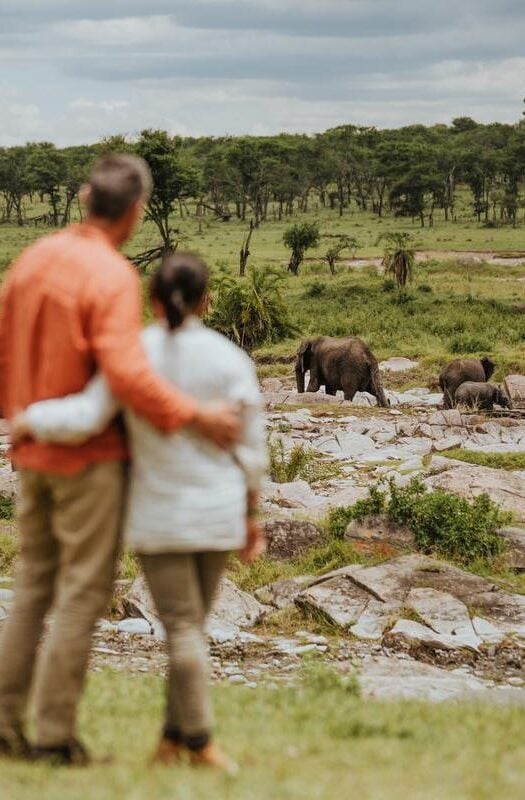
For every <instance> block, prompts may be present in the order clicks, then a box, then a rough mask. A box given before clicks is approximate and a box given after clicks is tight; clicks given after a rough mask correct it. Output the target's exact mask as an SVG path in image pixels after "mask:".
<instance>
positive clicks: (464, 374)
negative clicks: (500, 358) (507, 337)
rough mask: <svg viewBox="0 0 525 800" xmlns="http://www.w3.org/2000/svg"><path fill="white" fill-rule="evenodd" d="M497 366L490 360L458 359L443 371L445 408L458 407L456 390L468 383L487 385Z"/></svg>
mask: <svg viewBox="0 0 525 800" xmlns="http://www.w3.org/2000/svg"><path fill="white" fill-rule="evenodd" d="M495 369H496V365H495V363H494V361H492V360H491V359H490V358H487V357H485V358H481V359H478V358H456V359H455V360H454V361H451V362H450V363H449V364H447V365H446V366H445V367H443V369H442V370H441V374H440V376H439V385H440V387H441V391H442V392H443V403H444V406H445V408H454V406H455V405H456V390H457V388H458V386H461V384H462V383H465V382H466V381H474V382H475V383H486V381H488V380H490V378H491V376H492V374H493V373H494V370H495Z"/></svg>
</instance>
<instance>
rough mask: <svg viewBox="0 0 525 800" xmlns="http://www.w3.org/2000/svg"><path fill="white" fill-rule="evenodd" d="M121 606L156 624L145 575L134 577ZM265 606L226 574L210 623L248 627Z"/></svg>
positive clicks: (128, 614) (259, 616)
mask: <svg viewBox="0 0 525 800" xmlns="http://www.w3.org/2000/svg"><path fill="white" fill-rule="evenodd" d="M123 606H124V610H125V613H126V614H127V616H128V617H135V618H143V619H145V620H146V621H147V622H148V623H149V624H150V625H151V626H152V627H153V629H155V630H156V629H158V628H159V625H160V623H159V620H158V617H157V612H156V609H155V605H154V603H153V599H152V597H151V594H150V592H149V589H148V586H147V584H146V580H145V578H143V577H142V576H141V577H139V578H136V580H134V581H133V584H132V586H131V588H130V590H129V592H128V593H127V594H126V596H125V597H124V598H123ZM266 610H267V609H266V608H265V607H264V606H263V605H262V604H261V603H259V602H258V601H257V600H256V599H255V597H252V595H251V594H248V593H247V592H243V591H241V589H238V588H237V586H235V584H234V583H232V581H230V580H229V579H228V578H223V579H222V581H221V584H220V588H219V592H218V596H217V599H216V601H215V603H214V606H213V611H212V614H211V623H210V624H211V626H212V627H213V626H215V627H216V628H220V626H221V625H223V624H224V625H225V627H226V628H228V626H232V630H233V628H234V627H239V628H249V627H252V626H253V625H255V624H256V623H257V622H258V621H259V620H260V619H261V618H262V617H263V616H264V614H265V613H266Z"/></svg>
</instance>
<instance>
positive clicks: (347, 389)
mask: <svg viewBox="0 0 525 800" xmlns="http://www.w3.org/2000/svg"><path fill="white" fill-rule="evenodd" d="M343 392H344V396H345V400H353V399H354V396H355V393H356V392H357V388H356V387H355V386H349V385H348V384H346V385H343Z"/></svg>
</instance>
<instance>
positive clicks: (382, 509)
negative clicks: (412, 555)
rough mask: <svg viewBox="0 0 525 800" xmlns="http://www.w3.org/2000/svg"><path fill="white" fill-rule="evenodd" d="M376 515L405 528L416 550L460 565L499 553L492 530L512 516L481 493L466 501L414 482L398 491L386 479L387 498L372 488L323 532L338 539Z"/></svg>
mask: <svg viewBox="0 0 525 800" xmlns="http://www.w3.org/2000/svg"><path fill="white" fill-rule="evenodd" d="M376 513H384V514H386V515H387V517H388V518H389V519H391V520H392V521H393V522H396V523H398V524H399V525H405V526H406V527H407V528H409V530H411V531H412V533H413V534H414V537H415V541H416V546H417V548H418V549H419V550H422V551H423V552H425V553H434V554H436V555H440V556H444V557H445V558H452V559H455V560H457V561H461V562H464V563H467V562H472V561H474V560H475V559H489V558H492V557H494V556H498V555H501V553H502V552H503V550H504V542H503V539H502V538H501V537H500V536H499V535H498V529H499V528H501V527H502V525H504V524H506V523H508V522H509V521H510V520H511V518H512V515H511V514H508V513H506V512H503V511H501V509H500V508H498V506H497V505H496V504H495V503H493V502H492V500H491V499H490V498H489V497H488V495H486V494H482V495H480V496H479V497H476V498H475V499H474V500H473V501H469V500H466V499H465V498H463V497H459V496H458V495H455V494H450V493H449V492H445V491H444V490H442V489H436V490H434V491H432V492H431V491H429V490H428V488H427V487H426V486H425V485H424V484H423V483H421V481H420V480H419V479H418V478H414V479H413V480H411V481H410V483H409V484H408V486H404V487H399V486H396V484H395V483H394V481H393V480H391V481H390V482H389V495H387V493H386V492H384V491H382V490H381V489H379V487H377V486H375V487H372V488H371V489H370V496H369V498H367V499H366V500H362V501H359V502H358V503H355V504H354V505H353V506H350V507H349V508H340V509H335V510H334V511H332V512H331V514H330V516H329V519H328V525H329V530H330V532H331V533H332V534H333V535H334V536H342V535H343V534H344V531H345V529H346V526H347V525H348V523H349V522H350V521H351V520H353V519H364V518H365V517H366V516H368V515H369V514H376Z"/></svg>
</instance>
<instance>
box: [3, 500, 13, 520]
mask: <svg viewBox="0 0 525 800" xmlns="http://www.w3.org/2000/svg"><path fill="white" fill-rule="evenodd" d="M14 516H15V500H14V498H13V497H11V496H10V495H7V494H0V519H7V520H12V519H14Z"/></svg>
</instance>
